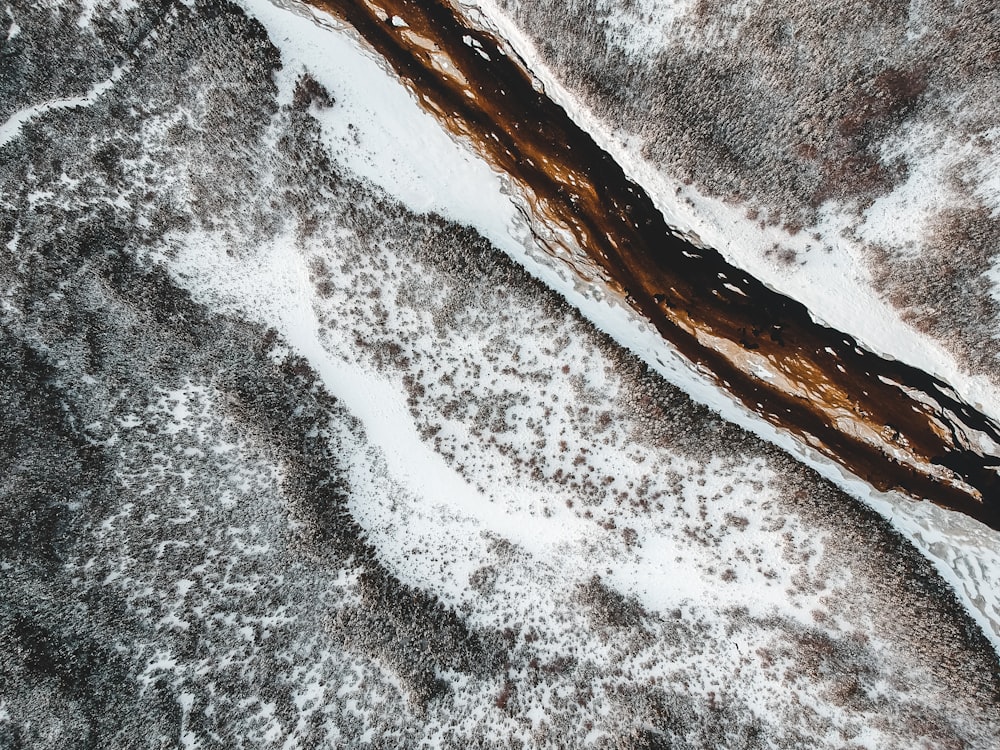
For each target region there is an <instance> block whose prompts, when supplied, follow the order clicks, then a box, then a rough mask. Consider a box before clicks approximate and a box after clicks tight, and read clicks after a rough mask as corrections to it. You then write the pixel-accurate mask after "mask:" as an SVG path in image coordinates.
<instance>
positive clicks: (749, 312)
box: [311, 0, 1000, 529]
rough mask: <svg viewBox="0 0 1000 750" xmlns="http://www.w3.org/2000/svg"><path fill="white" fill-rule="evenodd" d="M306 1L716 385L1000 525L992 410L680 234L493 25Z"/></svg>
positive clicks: (422, 12) (907, 487)
mask: <svg viewBox="0 0 1000 750" xmlns="http://www.w3.org/2000/svg"><path fill="white" fill-rule="evenodd" d="M311 4H312V5H313V6H315V7H317V8H319V9H321V10H324V11H327V12H329V13H331V14H332V15H333V16H335V17H337V18H339V19H341V20H343V21H346V22H347V23H348V24H350V25H351V26H353V27H354V29H355V30H356V31H357V32H358V34H359V35H360V36H361V37H363V38H364V39H365V40H366V41H367V43H368V44H370V45H371V46H372V47H373V48H374V49H375V50H376V51H377V52H378V53H379V54H381V55H382V56H383V57H384V58H385V60H386V61H387V62H388V64H389V65H391V67H392V68H393V70H394V71H395V72H396V74H397V75H398V76H399V77H400V78H401V79H402V80H403V81H404V82H405V83H406V84H407V85H408V86H410V87H411V89H412V90H413V91H414V92H415V93H416V94H417V99H418V101H420V102H421V103H422V104H423V106H425V107H426V108H427V109H428V111H430V112H431V113H432V114H434V115H435V116H436V117H438V118H439V119H440V120H441V121H442V122H443V124H444V125H445V126H446V127H447V128H448V129H449V130H450V131H451V132H453V133H455V134H457V135H459V136H461V137H463V138H466V139H468V140H469V141H471V142H472V143H473V144H474V146H475V147H476V149H477V150H478V152H479V153H480V154H481V155H482V156H483V158H485V159H486V160H487V161H489V162H490V163H491V164H492V165H493V166H494V167H495V168H496V169H498V170H500V171H502V172H504V173H506V174H508V175H510V176H511V177H512V178H513V179H514V180H515V181H516V182H517V183H518V184H519V185H520V186H521V187H522V189H524V190H525V193H526V195H527V197H528V200H529V205H530V206H531V208H532V210H533V211H534V213H535V216H536V218H538V219H541V220H542V221H543V222H545V223H546V224H547V225H548V226H550V227H552V228H554V229H558V228H562V229H563V230H564V231H568V232H569V233H571V235H572V237H573V238H574V239H575V243H576V244H578V245H579V247H580V248H581V249H582V250H583V252H584V253H586V255H587V256H588V257H589V260H590V262H591V263H592V264H593V266H594V268H595V269H599V271H600V275H601V276H603V277H604V278H605V280H607V281H608V282H610V284H611V286H612V288H613V289H614V290H615V291H618V292H619V293H621V294H622V296H623V297H624V298H625V299H627V300H628V301H629V303H630V304H631V305H632V306H633V307H634V308H635V309H636V310H637V311H638V312H640V313H641V314H642V315H643V316H645V317H646V318H648V319H649V320H650V321H652V323H653V324H654V325H655V326H656V327H657V329H658V330H659V331H660V333H661V334H662V335H663V337H664V338H665V339H667V340H668V341H669V342H670V343H671V344H673V345H674V346H675V347H676V348H677V349H678V350H679V351H681V352H682V353H683V354H684V355H685V356H686V357H688V358H689V359H690V360H691V361H692V362H694V363H696V364H697V365H699V366H701V369H703V370H707V371H708V372H709V373H710V374H711V376H712V377H713V378H714V379H715V381H716V383H717V384H718V385H719V387H721V388H725V389H726V390H728V391H729V392H730V393H731V394H733V395H734V396H735V397H736V398H738V399H739V400H740V401H741V402H742V403H743V404H745V405H746V406H747V407H748V408H749V409H750V410H751V411H754V412H756V413H757V414H759V415H761V416H763V417H764V418H765V419H767V420H768V421H769V422H771V423H772V424H774V425H776V426H778V427H779V428H782V429H784V430H786V431H788V432H790V433H792V434H794V435H796V436H797V437H798V438H799V439H800V440H802V441H804V442H806V443H807V444H809V445H810V446H812V447H814V448H816V449H817V450H819V451H821V452H822V453H823V454H825V455H827V456H829V457H830V458H833V459H834V460H836V461H838V462H839V463H841V464H842V465H844V466H845V467H847V468H848V469H849V470H850V471H852V472H853V473H854V474H856V475H858V476H860V477H862V478H863V479H865V480H866V481H868V482H869V483H871V484H872V485H873V486H874V487H876V488H877V489H880V490H888V489H898V490H902V491H904V492H907V493H909V494H910V495H913V496H915V497H919V498H927V499H930V500H933V501H934V502H936V503H938V504H940V505H942V506H945V507H949V508H952V509H956V510H960V511H962V512H964V513H967V514H969V515H970V516H973V517H974V518H977V519H979V520H980V521H982V522H984V523H986V524H988V525H990V526H992V527H993V528H997V529H1000V475H998V473H997V471H995V470H994V468H993V466H994V465H1000V458H997V457H996V456H995V455H991V452H996V451H998V450H1000V448H998V446H997V444H1000V426H998V425H997V424H995V423H994V422H993V421H992V420H990V419H989V418H987V417H986V416H984V415H982V414H980V413H978V412H977V411H976V410H975V409H973V408H972V407H970V406H968V405H967V404H965V403H963V402H961V401H960V400H958V399H957V398H956V397H955V396H953V395H951V394H953V391H952V390H951V389H950V388H949V387H948V386H947V385H946V384H944V383H943V382H941V381H939V380H937V379H936V378H934V377H933V376H930V375H928V374H926V373H923V372H921V371H919V370H916V369H914V368H912V367H909V366H907V365H905V364H902V363H899V362H896V361H893V360H889V359H884V358H882V357H879V356H877V355H875V354H872V353H871V352H868V351H864V350H862V349H861V348H860V347H859V346H858V344H857V342H856V341H855V340H854V339H853V338H851V337H850V336H847V335H845V334H842V333H840V332H838V331H835V330H833V329H831V328H827V327H824V326H822V325H819V324H817V323H815V322H814V321H813V320H812V318H811V317H810V315H809V313H808V311H807V310H806V308H805V307H804V306H802V305H801V304H799V303H797V302H795V301H794V300H791V299H789V298H787V297H784V296H782V295H780V294H778V293H776V292H774V291H773V290H771V289H769V288H767V287H766V286H764V285H763V284H761V283H760V282H759V281H757V280H756V279H754V278H752V277H750V276H748V275H747V274H746V273H744V272H742V271H740V270H739V269H737V268H735V267H733V266H731V265H729V264H728V263H727V262H726V261H725V260H724V259H723V258H722V256H721V255H720V254H719V253H718V252H716V251H715V250H712V249H706V248H699V247H695V246H693V245H691V244H689V243H688V242H686V241H685V240H683V239H680V238H678V237H677V236H676V234H674V233H673V232H672V231H671V229H670V227H668V226H667V225H666V223H665V221H664V219H663V217H662V215H661V214H660V212H659V211H658V210H657V209H656V207H655V206H654V205H653V203H652V201H651V200H650V198H649V196H648V195H646V193H645V192H644V191H643V190H642V188H640V187H639V186H638V185H636V184H634V183H632V182H631V181H630V180H629V179H628V178H627V177H626V175H625V174H624V172H623V171H622V169H621V167H620V166H619V165H618V164H617V163H616V162H615V161H614V160H613V159H612V158H611V157H610V156H609V155H608V154H607V153H605V152H604V151H602V150H601V149H600V148H599V147H598V146H597V145H596V144H595V143H594V141H593V139H591V137H590V136H589V135H588V134H586V133H585V132H584V131H582V130H581V129H580V128H579V127H577V126H576V125H575V124H574V123H573V122H572V120H571V119H570V118H569V117H568V116H567V114H566V113H565V111H564V110H562V108H560V107H559V106H558V105H556V104H555V103H554V102H552V101H551V100H550V99H548V98H547V97H546V96H545V95H544V94H542V93H540V91H539V90H538V88H536V86H535V85H533V79H532V76H531V75H530V74H529V73H528V72H527V71H526V70H525V69H524V68H523V67H522V66H521V65H520V64H519V63H518V62H517V61H516V60H515V59H514V58H513V56H512V55H510V54H507V53H505V51H504V49H505V47H504V43H503V42H502V41H501V40H499V39H497V38H495V37H494V36H492V35H491V34H490V33H488V32H485V31H483V30H481V29H478V28H476V27H474V26H473V25H472V24H471V23H470V22H469V21H468V20H467V19H465V18H463V17H461V16H460V14H459V13H457V12H456V11H455V10H454V9H453V8H452V7H451V6H450V5H448V4H447V3H446V2H442V1H441V0H420V1H419V2H417V1H416V0H378V2H377V3H376V2H374V1H372V0H311ZM394 19H396V20H397V23H394V22H393V21H394ZM398 19H402V21H403V23H402V24H398ZM404 24H405V25H404ZM463 37H468V38H471V39H472V40H475V43H473V44H468V43H466V42H465V41H463ZM476 43H478V46H477V44H476ZM539 88H540V87H539ZM556 235H558V231H557V232H556ZM554 242H556V243H557V244H559V240H558V238H557V239H556V240H554ZM549 249H550V250H551V247H550V248H549ZM563 249H564V250H565V251H566V252H568V253H569V254H571V255H572V254H573V248H570V247H564V248H563ZM577 260H579V258H577ZM574 265H575V264H574ZM575 267H576V265H575ZM970 436H971V437H970ZM980 436H982V437H980ZM970 439H971V440H976V441H979V440H981V439H983V443H984V446H985V447H982V446H981V447H976V446H975V445H974V444H973V443H971V442H970ZM990 443H993V445H990Z"/></svg>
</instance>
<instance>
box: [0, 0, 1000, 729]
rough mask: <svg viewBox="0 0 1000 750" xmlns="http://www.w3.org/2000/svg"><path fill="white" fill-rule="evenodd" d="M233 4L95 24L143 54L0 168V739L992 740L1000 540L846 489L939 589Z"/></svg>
mask: <svg viewBox="0 0 1000 750" xmlns="http://www.w3.org/2000/svg"><path fill="white" fill-rule="evenodd" d="M239 7H240V8H243V9H245V10H246V11H247V12H248V14H249V15H250V16H251V17H252V18H255V19H257V20H258V21H260V23H261V24H262V25H263V28H260V27H257V26H255V25H254V24H252V23H249V22H248V21H247V20H246V19H245V18H244V17H243V16H242V14H241V13H240V12H239V11H238V9H237V7H236V6H232V5H228V4H224V3H213V4H209V5H200V4H197V3H195V4H193V5H192V7H191V8H187V7H185V6H175V7H173V8H171V9H170V11H169V12H168V13H167V14H165V15H163V16H157V15H156V14H155V12H154V11H152V10H149V9H141V8H140V9H132V11H131V13H132V15H131V16H128V17H122V16H120V15H111V16H104V15H102V13H103V6H101V5H96V6H93V7H90V8H89V10H88V13H89V14H90V16H88V18H92V19H93V18H96V19H103V23H104V24H105V26H100V25H98V26H96V28H98V29H102V28H103V29H107V28H108V27H109V26H110V27H112V28H113V29H115V34H117V35H119V36H125V35H124V34H123V33H122V31H121V29H122V28H143V30H144V34H143V38H145V39H146V40H147V41H146V42H144V46H142V47H141V48H138V49H134V50H132V51H131V52H129V53H128V55H131V57H132V59H133V62H132V64H131V65H130V66H129V67H128V68H125V67H124V66H122V69H123V70H124V71H125V72H124V73H123V74H122V75H121V77H120V78H118V79H116V80H115V81H113V85H112V86H110V87H108V88H107V89H105V90H102V92H100V93H99V95H98V96H96V97H95V98H94V99H93V101H91V102H90V104H89V106H87V107H81V108H78V109H60V110H56V109H51V110H49V111H47V112H39V114H38V116H36V117H35V118H33V119H30V120H26V121H25V122H24V124H23V125H21V128H20V130H19V131H18V134H17V135H15V136H12V138H11V140H10V141H9V142H7V143H6V144H5V145H0V157H2V158H0V169H2V170H3V171H2V174H0V191H2V192H0V210H2V214H0V219H2V221H0V229H2V231H3V234H2V237H0V242H2V244H3V246H4V247H5V248H6V251H7V252H8V254H9V259H10V263H9V264H7V265H6V267H5V269H4V271H3V276H2V279H3V298H2V299H3V301H2V304H3V310H4V323H3V328H2V330H3V335H4V338H5V341H6V342H7V346H5V347H4V352H5V354H4V360H3V362H2V364H3V369H2V372H3V374H4V380H3V383H4V384H5V390H4V399H5V400H4V406H5V407H6V411H7V412H8V413H10V414H11V415H13V419H12V422H11V424H12V427H11V435H12V436H13V437H12V439H11V442H10V444H11V445H13V446H15V447H16V450H15V451H14V452H13V453H12V454H10V455H13V456H14V460H13V461H8V463H7V464H4V470H5V471H6V472H7V474H6V476H7V477H8V481H7V486H6V489H5V491H6V492H7V493H8V495H7V498H6V499H7V500H8V501H9V502H8V506H7V507H8V510H7V511H6V512H7V514H8V520H9V521H11V522H10V523H8V524H6V525H5V527H6V528H9V529H13V531H4V532H3V534H2V535H0V543H2V544H3V550H4V552H5V558H4V562H3V566H4V571H5V573H7V574H8V575H7V577H6V578H5V579H4V581H3V582H2V583H0V587H2V593H3V597H4V598H3V601H4V602H5V603H6V604H5V605H4V606H3V608H2V609H0V639H2V640H0V651H2V653H3V654H4V661H2V662H0V670H3V671H2V674H3V676H4V679H5V682H4V685H14V686H16V687H15V689H12V690H8V689H6V688H5V689H4V690H3V691H2V692H0V743H8V742H9V744H10V745H11V746H15V747H16V746H18V745H23V746H28V747H72V746H81V747H83V746H86V744H87V742H89V741H92V742H97V743H98V744H103V745H106V746H119V747H136V746H151V747H153V746H155V747H160V746H168V747H175V746H176V747H213V746H227V747H232V746H247V747H309V746H321V747H325V746H329V747H337V746H375V747H379V746H381V747H421V746H423V747H435V746H438V747H470V746H485V747H492V746H498V747H508V746H510V747H518V746H554V747H555V746H588V745H592V746H595V747H635V748H638V747H655V746H674V747H692V748H700V747H748V748H749V747H844V746H850V745H853V746H857V747H872V748H886V747H900V748H904V747H905V748H912V747H920V746H921V745H923V746H927V747H934V746H942V745H946V744H947V743H955V744H957V745H959V746H968V747H982V748H989V747H992V746H993V745H994V744H995V741H996V738H997V737H998V736H1000V724H998V717H997V712H996V709H997V705H998V704H997V698H998V676H997V671H998V670H997V657H996V653H995V651H994V650H993V649H992V648H990V644H992V645H993V646H994V647H995V646H996V644H997V643H998V639H1000V632H998V630H997V624H998V623H1000V604H998V601H997V600H996V599H995V598H993V597H995V596H996V595H995V594H994V593H993V591H992V588H991V587H990V585H989V584H990V582H991V580H992V578H993V577H994V576H995V571H996V569H997V567H996V565H997V560H996V555H997V552H995V551H992V550H996V549H997V546H996V543H995V535H993V534H990V533H987V532H985V531H982V530H979V529H976V528H975V527H974V526H973V525H971V522H969V521H966V520H964V519H961V518H954V517H952V516H947V515H945V514H943V512H941V511H938V510H936V509H934V508H933V507H932V506H929V505H926V506H925V505H918V504H913V503H902V502H898V501H895V500H893V499H892V498H874V497H871V496H869V495H868V494H867V491H866V490H864V488H861V487H859V486H857V485H852V484H850V483H849V482H848V481H847V480H844V479H843V478H839V481H840V483H841V484H842V485H846V486H848V487H849V488H850V489H852V490H853V491H854V493H855V495H860V496H863V497H864V498H865V499H866V501H867V502H870V503H873V504H875V505H876V507H878V509H879V510H880V512H881V513H882V514H883V515H885V516H888V517H889V518H890V519H891V523H892V524H893V525H895V526H896V527H898V528H901V529H903V530H904V531H905V533H906V536H908V537H909V538H910V539H912V540H913V541H915V542H916V544H917V547H918V548H919V549H920V550H921V551H922V552H923V553H924V554H926V555H928V556H929V557H931V559H933V560H935V562H936V565H937V570H938V571H940V572H941V574H943V576H944V581H942V580H941V579H940V578H938V577H937V576H938V574H937V573H935V568H932V567H931V566H930V565H929V564H928V562H927V560H926V559H924V558H923V557H921V555H920V554H918V553H917V551H916V550H915V549H914V548H913V547H911V546H910V545H909V543H907V541H905V539H904V538H903V537H900V536H898V535H896V534H894V533H893V532H892V531H891V528H890V525H889V524H887V523H886V522H885V521H884V520H883V518H882V517H880V516H879V515H876V514H874V513H872V512H871V511H870V510H868V509H867V508H866V507H865V505H864V504H862V503H859V502H857V500H856V499H855V498H853V497H852V496H851V495H850V494H847V493H845V492H844V491H843V490H842V489H838V488H837V487H836V486H835V485H834V484H831V483H830V482H828V481H826V480H824V479H822V478H821V477H820V476H819V475H817V474H816V473H815V472H814V471H812V470H810V469H809V468H806V467H805V466H803V465H802V464H800V463H797V462H796V461H794V460H793V459H792V458H790V457H789V456H788V455H786V454H785V453H783V452H781V451H780V450H778V449H776V448H774V447H773V446H771V445H770V444H768V443H767V442H764V441H762V440H760V439H759V438H758V437H755V436H754V435H753V434H752V433H751V432H748V431H746V430H745V429H743V428H742V427H740V426H735V425H734V424H732V423H730V422H727V421H726V420H725V419H723V418H722V417H720V416H718V415H717V414H716V413H715V412H713V411H712V410H711V409H709V408H706V407H705V406H703V405H699V404H706V403H707V404H709V405H710V406H711V407H712V408H714V409H717V410H720V411H722V412H723V415H724V417H726V418H729V419H732V420H734V421H735V422H737V423H738V424H742V425H749V426H751V427H753V429H754V430H757V431H758V432H766V428H764V427H762V426H760V425H758V424H756V423H755V422H753V421H752V419H751V418H750V417H749V416H748V415H745V414H741V413H739V412H737V411H735V409H734V407H733V406H732V405H731V404H729V403H728V401H727V400H726V399H724V398H722V397H720V396H719V394H717V393H715V392H714V391H712V390H710V389H709V388H708V387H707V386H706V385H705V384H704V383H703V382H702V381H700V380H699V379H698V378H697V376H696V374H695V373H692V372H690V371H689V370H688V369H687V368H686V367H685V366H684V365H683V363H681V362H679V361H678V360H677V359H676V358H675V357H673V356H672V355H671V354H670V353H669V352H668V351H666V350H665V349H664V348H663V346H662V345H661V344H659V342H658V340H657V339H656V338H655V336H654V335H653V334H652V332H651V331H649V330H648V329H646V328H644V327H643V326H642V325H641V324H640V323H639V322H638V321H636V320H635V319H633V318H630V317H629V315H628V314H627V313H626V312H625V311H624V309H623V308H620V307H616V306H613V305H610V304H608V303H605V302H602V301H600V299H599V297H598V296H597V295H595V294H593V293H591V294H589V295H588V294H587V293H586V292H587V290H586V289H584V290H583V291H581V290H580V289H578V287H577V285H576V284H575V283H574V280H573V279H572V277H571V276H570V275H569V274H568V273H566V272H565V270H564V269H559V268H555V267H550V266H548V265H545V264H544V263H541V262H540V261H539V259H540V258H541V257H543V256H542V254H541V253H540V252H539V251H538V250H537V248H532V247H531V246H530V237H531V235H530V231H529V228H528V227H527V226H526V225H525V224H524V223H523V220H522V219H521V218H520V217H521V213H520V212H519V211H518V206H517V203H516V202H517V201H518V200H519V198H518V197H517V196H516V195H511V194H510V193H511V191H510V189H509V187H508V186H506V185H505V183H504V181H503V179H502V178H501V177H498V176H497V175H494V174H493V173H492V172H491V171H490V170H489V169H488V168H486V167H485V166H484V165H483V164H482V163H480V162H478V161H477V160H476V159H475V157H474V156H473V155H472V153H471V151H469V150H467V149H466V148H465V147H464V146H463V145H462V144H461V143H457V142H455V141H454V140H452V139H451V138H450V137H449V136H447V135H446V134H445V132H444V131H443V130H441V129H440V128H439V127H438V126H437V124H436V123H435V122H434V120H433V119H432V118H431V117H430V116H428V115H427V114H425V113H424V112H423V111H422V110H421V109H420V108H419V107H418V106H417V104H416V102H415V100H414V99H413V97H412V96H411V94H410V93H409V92H407V91H406V89H405V88H403V87H402V86H401V85H399V84H398V83H397V82H395V81H393V80H392V79H391V78H390V77H389V76H387V75H386V74H385V73H384V71H383V69H382V68H381V67H380V66H379V64H378V61H377V60H375V59H374V58H373V57H371V56H370V54H369V53H367V52H366V50H365V49H364V48H363V47H362V46H361V45H360V44H359V43H357V42H356V41H355V40H354V39H353V38H352V37H351V35H350V34H349V33H345V31H344V30H339V29H336V28H332V27H331V26H330V25H329V24H317V23H315V21H314V19H312V18H311V17H310V14H308V13H303V12H302V8H301V6H295V7H294V8H291V7H289V6H279V5H273V4H271V3H267V2H264V1H263V0H244V2H242V3H241V4H239ZM80 11H81V12H82V8H81V9H80ZM70 18H71V19H72V20H75V18H73V16H72V14H70ZM16 21H17V23H18V24H19V26H20V28H21V29H22V31H20V32H19V34H18V37H20V38H22V40H23V39H25V38H29V39H30V38H32V37H30V35H31V34H32V33H35V34H36V36H35V37H33V38H35V39H38V40H44V34H41V33H39V29H44V28H45V27H46V25H47V24H48V25H51V26H53V27H55V26H57V24H56V23H55V22H54V21H52V20H46V18H45V13H44V12H43V11H33V12H30V13H29V12H28V11H24V12H23V13H19V14H18V17H17V18H16ZM33 21H34V26H33V23H32V22H33ZM91 23H96V22H95V21H92V22H91ZM143 24H146V26H147V27H151V28H145V27H143ZM33 28H34V31H33ZM78 28H80V29H81V30H80V31H79V32H78V33H80V34H83V35H86V34H87V33H88V29H89V28H90V27H89V26H87V25H86V24H85V25H84V26H82V27H78ZM101 33H103V34H105V35H106V36H107V37H108V38H109V39H110V38H114V35H113V34H111V33H110V32H107V31H102V32H101ZM15 38H17V37H15ZM271 45H274V47H272V46H271ZM29 51H30V48H29ZM22 54H24V52H22ZM123 56H127V55H123ZM83 90H87V87H83ZM29 106H31V105H29ZM23 110H26V107H25V106H19V108H18V111H23ZM511 257H513V258H514V259H515V260H516V261H517V262H513V261H511V260H510V258H511ZM522 265H523V266H524V267H525V268H527V269H528V270H529V271H531V273H533V274H535V276H537V278H538V279H541V282H543V283H540V282H539V281H538V280H536V278H533V277H532V276H530V275H529V274H528V273H526V272H525V271H524V269H523V268H522V267H521V266H522ZM553 288H554V289H556V290H558V292H560V293H562V294H563V295H565V299H564V298H563V297H561V296H560V294H557V293H555V292H553V291H552V289H553ZM591 292H593V290H591ZM567 301H568V303H567ZM577 307H579V308H580V309H581V310H582V311H583V313H584V316H581V315H580V314H579V313H578V312H577V310H576V308H577ZM592 321H594V322H596V323H597V326H596V327H595V325H594V322H592ZM601 329H603V331H604V332H602V330H601ZM608 333H609V334H610V336H609V335H607V334H608ZM619 343H625V344H628V345H629V346H630V347H631V348H632V350H633V351H634V352H636V353H637V354H638V355H639V356H638V357H637V356H635V355H634V354H632V353H629V351H627V350H625V349H623V348H621V346H620V345H619ZM650 366H651V367H650ZM664 376H665V377H666V378H667V380H665V379H664ZM678 386H680V387H678ZM689 393H691V394H694V396H695V400H692V399H691V398H690V397H689V395H688V394H689ZM766 437H768V438H772V437H774V436H773V435H770V434H768V435H766ZM817 465H818V466H819V465H820V464H817ZM54 466H58V467H60V468H59V473H58V474H57V475H55V476H49V474H51V472H52V471H53V469H52V467H54ZM821 468H822V469H823V470H824V471H825V472H826V473H828V474H830V475H831V476H835V475H836V472H835V471H834V470H833V469H832V467H830V466H829V465H826V466H821ZM40 508H44V509H45V512H42V511H41V510H39V509H40ZM990 555H993V557H990ZM945 582H947V584H950V585H952V586H955V591H956V593H955V594H953V593H952V591H951V590H950V589H949V586H948V585H946V583H945ZM956 596H957V597H958V600H960V601H962V602H963V603H964V604H965V606H966V607H967V608H968V609H969V612H970V613H971V615H972V617H973V618H974V622H975V623H978V625H979V627H981V628H982V629H983V632H985V633H986V635H987V636H988V638H989V639H990V640H987V639H986V638H984V637H983V635H982V634H981V633H980V632H979V631H978V630H977V628H976V625H975V624H974V622H973V621H971V620H969V619H968V618H967V617H965V616H964V615H963V614H962V612H961V609H960V608H959V607H958V606H957V602H956V599H955V597H956ZM112 686H114V689H113V690H112V689H111V688H112ZM46 695H52V696H54V697H53V698H44V697H43V696H46ZM81 729H82V731H81Z"/></svg>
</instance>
